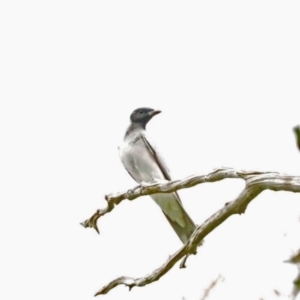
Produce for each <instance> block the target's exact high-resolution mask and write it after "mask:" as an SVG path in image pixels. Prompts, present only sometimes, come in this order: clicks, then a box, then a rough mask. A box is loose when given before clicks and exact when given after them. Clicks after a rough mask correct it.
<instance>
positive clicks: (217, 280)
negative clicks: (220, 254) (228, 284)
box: [200, 274, 224, 300]
mask: <svg viewBox="0 0 300 300" xmlns="http://www.w3.org/2000/svg"><path fill="white" fill-rule="evenodd" d="M220 280H224V277H223V276H222V275H220V274H219V276H218V277H217V278H216V279H215V280H213V281H212V282H211V283H210V285H209V286H208V287H207V289H205V291H204V294H203V297H202V298H201V299H200V300H205V299H207V298H208V296H209V293H210V292H211V291H212V290H213V289H214V288H215V287H216V285H217V283H218V282H219V281H220Z"/></svg>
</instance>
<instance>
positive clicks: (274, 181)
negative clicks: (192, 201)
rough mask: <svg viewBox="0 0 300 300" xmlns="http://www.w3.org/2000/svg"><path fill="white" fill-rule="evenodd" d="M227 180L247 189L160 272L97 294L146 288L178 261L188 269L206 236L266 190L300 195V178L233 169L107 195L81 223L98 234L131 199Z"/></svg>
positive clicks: (129, 279) (126, 279)
mask: <svg viewBox="0 0 300 300" xmlns="http://www.w3.org/2000/svg"><path fill="white" fill-rule="evenodd" d="M227 178H240V179H243V180H244V181H245V188H244V189H243V190H242V192H241V193H240V194H239V195H238V196H237V197H236V199H234V200H233V201H231V202H229V203H226V205H225V206H224V207H223V208H221V209H220V210H218V211H217V212H216V213H215V214H213V215H212V216H211V217H210V218H208V219H207V220H206V221H205V222H204V223H203V224H202V225H199V226H197V228H196V229H195V231H194V233H193V234H192V235H191V237H190V239H189V240H188V242H187V243H186V244H185V245H183V246H182V247H181V248H180V249H179V250H178V251H177V252H176V253H174V254H173V255H172V256H170V257H169V259H168V260H167V261H166V262H165V263H164V264H163V265H162V266H160V267H159V268H158V269H156V270H154V271H153V272H152V273H150V274H148V275H146V276H144V277H141V278H132V277H124V276H123V277H119V278H117V279H115V280H113V281H111V282H110V283H108V284H107V285H106V286H104V287H102V288H101V289H100V290H99V291H98V292H97V293H96V294H95V296H97V295H101V294H106V293H108V292H109V291H110V290H112V289H113V288H115V287H116V286H118V285H121V284H123V285H125V286H128V287H129V289H132V288H133V287H134V286H144V285H147V284H150V283H152V282H154V281H156V280H159V279H160V278H161V277H162V276H163V275H164V274H166V273H167V272H168V271H169V270H170V269H171V268H172V267H173V266H174V265H175V264H176V263H177V262H178V261H179V260H181V259H182V262H181V264H180V267H181V268H184V267H185V262H186V259H187V257H188V256H189V255H191V254H194V253H196V249H197V246H198V245H199V244H200V243H201V241H202V240H203V239H204V237H205V236H207V235H208V234H209V233H211V232H212V231H213V230H214V229H215V228H217V227H218V226H219V225H220V224H222V223H223V222H224V221H225V220H226V219H227V218H229V217H230V216H231V215H234V214H241V213H244V212H245V210H246V208H247V206H248V204H249V203H250V202H251V201H252V200H253V199H254V198H255V197H257V196H258V195H259V194H260V193H261V192H262V191H264V190H267V189H268V190H273V191H288V192H295V193H299V192H300V177H299V176H290V175H284V174H279V173H277V172H255V171H254V172H252V171H236V170H234V169H231V168H221V169H217V170H215V171H213V172H211V173H209V174H207V175H193V176H189V177H187V178H185V179H183V180H173V181H168V182H167V181H166V182H157V183H153V184H142V185H139V186H137V187H135V188H133V189H131V190H128V191H127V192H123V193H117V194H110V195H107V196H105V199H106V201H107V207H106V208H105V209H102V210H98V211H97V212H96V213H95V214H94V215H93V216H92V217H91V218H90V219H88V220H86V221H84V222H82V223H81V225H83V226H84V227H85V228H87V227H91V228H94V229H95V230H96V231H97V232H98V233H99V230H98V227H97V220H98V219H99V218H100V217H102V216H104V215H105V214H106V213H108V212H111V211H112V210H113V209H114V208H115V205H116V204H119V203H120V202H121V201H123V200H125V199H128V200H133V199H136V198H138V197H140V196H144V195H150V194H155V193H170V192H174V191H177V190H180V189H184V188H189V187H192V186H195V185H197V184H201V183H204V182H215V181H220V180H223V179H227Z"/></svg>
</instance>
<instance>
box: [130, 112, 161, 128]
mask: <svg viewBox="0 0 300 300" xmlns="http://www.w3.org/2000/svg"><path fill="white" fill-rule="evenodd" d="M159 113H161V111H160V110H154V109H153V108H149V107H140V108H137V109H135V110H134V111H133V112H132V113H131V115H130V121H131V123H135V124H140V125H142V126H143V127H146V124H147V123H148V122H149V121H150V120H151V119H152V117H154V116H155V115H157V114H159Z"/></svg>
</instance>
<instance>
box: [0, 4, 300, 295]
mask: <svg viewBox="0 0 300 300" xmlns="http://www.w3.org/2000/svg"><path fill="white" fill-rule="evenodd" d="M299 16H300V2H299V1H251V2H250V1H249V2H248V1H239V2H238V1H233V2H229V1H222V2H217V1H197V2H196V1H181V2H180V1H122V2H117V1H1V2H0V43H1V46H0V82H1V88H0V99H1V106H0V128H1V129H0V140H1V147H0V153H1V155H0V160H1V161H0V180H1V189H0V199H1V201H0V205H1V206H0V231H1V232H0V236H1V255H0V282H1V289H0V299H30V300H34V299H84V300H89V299H94V298H93V295H94V293H95V292H96V291H97V290H98V289H99V288H101V287H102V286H103V285H105V284H107V283H108V282H109V281H110V280H113V279H114V278H116V277H118V276H122V275H125V276H133V277H138V276H143V275H146V274H148V273H150V272H152V271H153V270H154V269H156V268H158V267H159V266H160V265H161V264H163V263H164V262H165V260H166V259H167V258H168V256H169V255H171V254H173V253H174V252H175V251H176V250H177V249H179V247H181V242H180V240H179V239H178V238H177V236H176V234H175V233H174V232H173V230H172V228H171V226H170V225H169V223H168V222H167V221H166V219H165V217H164V216H163V214H162V213H161V211H160V209H159V207H158V206H157V205H156V204H155V203H154V202H153V200H152V199H150V198H149V197H148V196H146V197H141V198H138V199H136V200H135V201H132V202H129V201H124V202H123V203H122V204H120V205H119V206H118V207H117V209H115V210H114V211H113V212H112V213H110V214H108V215H106V216H105V217H104V218H102V219H100V221H99V227H100V231H101V234H100V235H97V234H96V232H95V231H94V230H92V229H84V228H83V227H82V226H80V224H79V223H80V222H82V221H83V220H85V219H87V218H88V217H90V216H91V215H92V214H93V213H94V212H95V210H96V209H97V208H103V207H104V206H105V201H104V195H105V194H109V193H112V192H120V191H124V190H126V189H130V188H132V187H134V186H136V183H135V182H134V181H133V180H132V179H131V177H130V176H129V175H128V174H127V172H126V171H125V170H124V168H123V166H122V164H121V162H120V160H119V156H118V151H117V147H118V145H120V143H121V141H122V138H123V135H124V132H125V130H126V127H127V126H128V124H129V115H130V113H131V112H132V110H133V109H135V108H137V107H140V106H149V107H153V108H155V109H160V110H162V114H160V115H158V116H156V117H155V118H153V120H152V121H151V122H150V123H149V125H148V131H149V134H151V137H152V139H153V140H155V142H156V145H157V146H158V147H159V149H160V151H161V152H162V154H163V156H164V157H165V159H166V161H167V164H168V166H169V168H170V170H171V174H172V177H173V178H174V179H178V178H183V177H185V176H188V175H192V174H194V173H199V174H205V173H208V172H210V171H212V170H213V169H214V168H219V167H222V166H226V167H233V168H236V169H245V170H260V171H278V172H282V173H288V174H292V175H297V174H299V172H300V171H299V170H300V153H299V152H298V151H297V149H296V145H295V139H294V135H293V132H292V128H293V126H295V125H296V124H300V89H299V82H300V38H299V37H300V17H299ZM243 187H244V183H243V181H240V180H224V181H222V182H217V183H210V184H202V185H198V186H196V187H193V188H190V189H186V190H181V191H180V192H179V194H180V196H181V198H182V201H183V204H184V207H185V208H186V210H187V211H188V213H189V214H190V216H191V217H192V218H193V220H194V221H195V223H197V224H201V223H202V222H204V221H205V220H206V219H207V218H208V217H210V216H211V215H212V214H213V213H215V212H216V211H217V210H218V209H220V208H222V207H223V205H224V204H225V203H226V202H228V201H231V200H233V199H234V198H235V197H236V196H237V195H238V194H239V193H240V191H241V190H242V188H243ZM299 200H300V195H299V194H293V193H286V192H276V193H275V192H271V191H266V192H263V194H261V195H260V196H258V197H257V199H256V200H254V201H253V202H252V203H251V204H250V205H249V207H248V209H247V211H246V214H244V215H241V216H238V215H235V216H232V217H230V218H229V219H228V220H227V221H226V222H225V223H223V224H222V225H221V226H220V227H218V228H217V229H216V230H215V231H213V232H212V233H211V234H210V235H209V236H207V237H206V238H205V245H204V246H203V247H201V248H200V249H199V251H198V255H197V256H193V257H190V258H189V260H188V262H187V268H186V269H184V270H180V269H179V266H178V265H176V266H175V267H174V268H173V269H172V270H171V271H170V272H169V273H168V274H166V275H165V276H164V277H162V278H161V279H160V280H159V281H158V282H155V283H152V284H150V285H148V286H146V287H142V288H134V289H133V290H132V291H131V292H129V291H128V289H127V288H125V287H124V286H120V287H117V288H116V289H114V290H112V291H111V292H110V293H109V294H107V295H105V296H102V297H101V296H100V297H99V299H101V298H102V299H105V300H119V299H123V300H126V299H128V300H129V299H130V300H140V299H143V300H144V299H170V300H171V299H172V300H181V299H182V297H185V299H187V300H194V299H195V300H196V299H197V300H198V299H200V298H201V297H202V295H203V292H204V289H205V288H207V286H209V284H210V283H211V281H212V280H214V279H215V278H216V277H217V276H218V275H219V274H221V275H222V276H223V277H224V278H225V280H224V282H222V283H219V284H218V285H217V287H216V288H215V289H214V290H213V291H212V292H211V294H210V297H209V300H224V299H230V300H235V299H236V300H240V299H246V300H258V299H259V298H260V297H263V298H264V299H265V300H266V299H277V298H276V296H275V294H274V293H273V289H277V290H278V291H280V292H281V293H283V294H286V295H287V294H289V293H290V291H291V289H292V281H293V279H294V277H295V276H296V273H297V270H296V268H295V267H294V266H292V265H288V264H285V263H283V261H284V260H286V259H288V258H289V257H290V256H291V255H292V254H293V253H294V251H296V250H297V249H298V248H299V247H300V240H299V230H300V223H299V216H300V201H299ZM285 235H286V236H285Z"/></svg>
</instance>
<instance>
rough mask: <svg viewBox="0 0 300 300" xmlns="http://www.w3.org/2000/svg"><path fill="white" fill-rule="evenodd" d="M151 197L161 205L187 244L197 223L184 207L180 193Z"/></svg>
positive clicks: (183, 241) (179, 235) (181, 238)
mask: <svg viewBox="0 0 300 300" xmlns="http://www.w3.org/2000/svg"><path fill="white" fill-rule="evenodd" d="M151 198H153V200H154V201H155V202H156V203H157V204H158V205H159V206H160V208H161V209H162V211H163V213H164V215H165V216H166V218H167V220H168V221H169V223H170V225H171V226H172V228H173V229H174V231H175V232H176V234H177V235H178V237H179V238H180V240H181V241H182V243H183V244H185V243H186V242H187V240H188V239H189V238H190V236H191V235H192V233H193V232H194V230H195V229H196V225H195V223H194V222H193V220H192V219H191V218H190V216H189V215H188V213H187V212H186V211H185V209H184V208H183V206H182V203H181V200H180V198H179V195H178V194H177V193H176V192H175V193H170V194H169V193H164V194H154V195H151Z"/></svg>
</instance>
